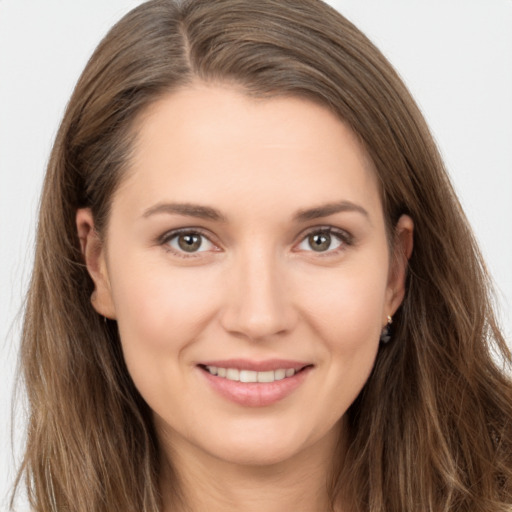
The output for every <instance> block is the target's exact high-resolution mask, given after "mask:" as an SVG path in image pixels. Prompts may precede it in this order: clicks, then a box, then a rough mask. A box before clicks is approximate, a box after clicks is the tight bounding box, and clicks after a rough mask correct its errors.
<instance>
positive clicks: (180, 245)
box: [163, 231, 215, 254]
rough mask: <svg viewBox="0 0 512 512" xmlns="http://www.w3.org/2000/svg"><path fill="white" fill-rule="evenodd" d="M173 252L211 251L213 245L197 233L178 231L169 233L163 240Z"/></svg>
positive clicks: (213, 247)
mask: <svg viewBox="0 0 512 512" xmlns="http://www.w3.org/2000/svg"><path fill="white" fill-rule="evenodd" d="M163 243H164V244H166V245H168V246H169V247H170V248H171V249H172V250H173V251H174V252H177V253H189V254H191V253H197V252H205V251H211V250H214V249H215V245H214V244H213V243H212V242H211V241H210V240H208V238H207V237H206V236H205V235H203V234H201V233H198V232H197V231H180V232H178V233H176V232H175V233H169V234H168V235H167V236H166V237H165V238H164V240H163Z"/></svg>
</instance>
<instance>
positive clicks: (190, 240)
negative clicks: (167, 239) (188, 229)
mask: <svg viewBox="0 0 512 512" xmlns="http://www.w3.org/2000/svg"><path fill="white" fill-rule="evenodd" d="M201 243H202V240H201V236H200V235H195V234H193V233H189V234H186V235H180V236H179V237H178V245H179V246H180V249H182V250H184V251H186V252H195V251H197V250H198V249H199V248H200V247H201Z"/></svg>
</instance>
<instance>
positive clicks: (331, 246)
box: [297, 228, 350, 252]
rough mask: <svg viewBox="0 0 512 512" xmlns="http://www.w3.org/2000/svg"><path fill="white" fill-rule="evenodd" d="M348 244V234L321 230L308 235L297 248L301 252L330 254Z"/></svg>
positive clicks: (328, 229)
mask: <svg viewBox="0 0 512 512" xmlns="http://www.w3.org/2000/svg"><path fill="white" fill-rule="evenodd" d="M349 244H350V239H349V235H348V234H346V233H344V232H342V231H339V232H338V230H334V229H333V228H322V229H317V230H315V231H311V232H310V233H308V235H306V237H305V238H304V239H303V240H302V241H301V242H300V244H299V245H298V246H297V247H298V249H299V250H301V251H314V252H331V251H336V249H339V248H340V247H341V246H343V245H349Z"/></svg>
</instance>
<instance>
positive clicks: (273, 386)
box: [199, 367, 312, 407]
mask: <svg viewBox="0 0 512 512" xmlns="http://www.w3.org/2000/svg"><path fill="white" fill-rule="evenodd" d="M311 369H312V367H307V368H304V369H303V370H301V371H300V372H298V373H296V374H295V375H294V376H293V377H286V378H284V379H281V380H275V381H274V382H238V381H235V380H229V379H225V378H223V377H217V376H216V375H212V374H211V373H209V372H208V371H206V370H203V369H202V368H199V371H200V372H201V373H202V374H203V375H204V377H205V378H206V380H207V381H208V383H209V384H210V386H211V387H212V388H213V389H214V391H216V392H217V393H219V394H220V395H221V396H223V397H224V398H227V399H228V400H230V401H231V402H234V403H236V404H239V405H243V406H245V407H265V406H267V405H272V404H275V403H276V402H279V401H280V400H283V399H284V398H286V397H287V396H288V395H290V394H291V393H293V392H294V391H295V390H296V389H297V388H298V387H299V386H300V385H301V384H302V383H303V382H304V380H305V379H306V377H307V376H308V374H309V372H310V370H311Z"/></svg>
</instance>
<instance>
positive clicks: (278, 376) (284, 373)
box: [206, 366, 297, 382]
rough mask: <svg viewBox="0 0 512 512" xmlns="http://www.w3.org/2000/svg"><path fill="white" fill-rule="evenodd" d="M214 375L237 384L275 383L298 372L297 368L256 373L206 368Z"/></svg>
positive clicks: (215, 367)
mask: <svg viewBox="0 0 512 512" xmlns="http://www.w3.org/2000/svg"><path fill="white" fill-rule="evenodd" d="M206 369H207V370H208V371H209V372H210V373H211V374H212V375H217V376H218V377H222V378H225V379H228V380H234V381H237V382H274V381H276V380H282V379H285V378H286V377H293V376H294V375H295V374H296V373H297V372H296V371H295V368H279V369H278V370H269V371H266V372H255V371H252V370H238V369H237V368H220V367H219V368H218V367H217V366H206Z"/></svg>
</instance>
